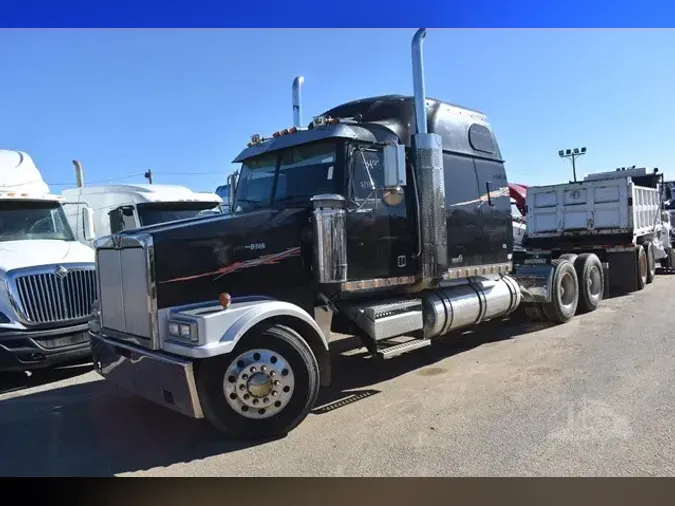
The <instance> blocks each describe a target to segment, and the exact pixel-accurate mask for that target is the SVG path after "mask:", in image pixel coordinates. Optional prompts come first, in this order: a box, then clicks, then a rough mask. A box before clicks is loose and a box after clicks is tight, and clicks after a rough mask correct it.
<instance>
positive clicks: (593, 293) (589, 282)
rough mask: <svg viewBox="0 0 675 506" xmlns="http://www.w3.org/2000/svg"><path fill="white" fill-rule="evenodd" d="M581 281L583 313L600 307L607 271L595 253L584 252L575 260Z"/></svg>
mask: <svg viewBox="0 0 675 506" xmlns="http://www.w3.org/2000/svg"><path fill="white" fill-rule="evenodd" d="M574 269H575V270H576V272H577V280H578V283H579V305H578V310H579V312H581V313H590V312H591V311H595V310H596V309H598V306H599V305H600V301H601V300H602V297H603V294H604V291H605V273H604V271H603V269H602V263H601V262H600V259H599V258H598V256H597V255H595V254H593V253H582V254H581V255H578V256H577V257H576V258H575V260H574Z"/></svg>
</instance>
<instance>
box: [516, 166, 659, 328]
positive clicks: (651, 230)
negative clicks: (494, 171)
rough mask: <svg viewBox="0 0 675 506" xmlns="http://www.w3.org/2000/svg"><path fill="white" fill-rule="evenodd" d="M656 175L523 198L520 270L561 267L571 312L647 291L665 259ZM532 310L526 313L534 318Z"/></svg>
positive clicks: (598, 177) (622, 173) (604, 177)
mask: <svg viewBox="0 0 675 506" xmlns="http://www.w3.org/2000/svg"><path fill="white" fill-rule="evenodd" d="M662 188H663V184H662V175H661V174H659V173H658V169H655V170H654V171H653V172H651V173H650V172H648V171H647V169H645V168H640V169H628V170H626V169H623V170H621V169H620V170H618V171H610V172H601V173H595V174H590V175H588V176H586V177H585V179H584V180H583V181H580V182H576V183H568V184H558V185H551V186H538V187H529V188H528V190H527V234H526V236H525V238H524V240H523V246H524V248H525V249H527V251H528V254H529V255H528V258H527V259H526V260H524V262H525V263H533V262H549V261H551V260H553V259H567V260H569V261H571V262H573V263H574V266H575V269H576V271H577V274H578V276H579V286H580V289H581V290H580V294H579V309H581V310H582V311H592V310H594V309H595V308H596V307H597V306H598V304H599V303H600V300H601V299H602V297H603V295H606V294H607V293H609V292H612V291H614V292H632V291H636V290H641V289H642V288H644V286H645V285H646V284H648V283H651V282H652V281H653V279H654V276H655V273H656V264H657V263H659V262H666V261H668V259H669V258H670V257H671V255H672V249H671V245H670V230H669V229H670V227H669V225H668V215H667V212H663V211H662V207H663V193H662ZM538 310H539V305H538V304H535V305H534V306H533V307H532V308H530V311H531V312H534V313H537V312H538V313H539V314H540V315H541V312H540V311H538Z"/></svg>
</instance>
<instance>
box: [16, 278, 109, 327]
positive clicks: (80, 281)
mask: <svg viewBox="0 0 675 506" xmlns="http://www.w3.org/2000/svg"><path fill="white" fill-rule="evenodd" d="M95 276H96V274H95V270H94V267H93V266H92V267H89V268H76V269H67V268H66V267H63V266H55V267H54V268H53V269H52V270H51V272H49V271H43V272H39V273H29V274H19V275H17V276H16V277H15V278H14V286H15V289H16V295H17V297H16V298H17V299H18V300H17V302H18V305H19V310H20V312H21V314H22V316H23V318H24V320H25V321H26V323H28V324H44V323H62V322H67V321H69V320H79V319H83V318H86V317H87V316H89V314H90V312H91V304H92V302H93V301H94V299H96V277H95Z"/></svg>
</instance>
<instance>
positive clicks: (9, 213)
mask: <svg viewBox="0 0 675 506" xmlns="http://www.w3.org/2000/svg"><path fill="white" fill-rule="evenodd" d="M28 240H53V241H74V240H75V238H74V237H73V231H72V230H71V228H70V225H69V224H68V220H67V219H66V215H65V213H64V212H63V207H61V204H60V203H59V202H53V201H43V200H0V241H2V242H7V241H28Z"/></svg>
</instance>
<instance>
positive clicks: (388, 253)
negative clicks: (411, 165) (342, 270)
mask: <svg viewBox="0 0 675 506" xmlns="http://www.w3.org/2000/svg"><path fill="white" fill-rule="evenodd" d="M349 151H350V153H349V158H348V160H349V162H348V170H347V192H346V193H347V196H348V200H349V202H350V204H349V208H348V211H347V263H348V265H349V268H348V272H349V279H350V280H357V279H372V278H386V277H394V276H406V275H410V274H412V273H414V271H415V265H414V263H413V261H412V259H413V257H414V254H415V246H416V244H417V241H416V239H415V238H416V233H417V232H416V230H415V228H414V227H413V226H412V225H413V221H412V220H411V219H410V215H411V213H410V211H409V209H408V204H407V201H408V200H410V199H406V198H405V193H402V194H401V195H400V198H398V199H396V200H392V199H387V200H388V201H389V203H387V202H385V200H384V199H383V196H384V171H383V152H382V149H381V148H377V147H374V146H358V147H355V146H352V147H350V148H349ZM392 204H393V205H392Z"/></svg>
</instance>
